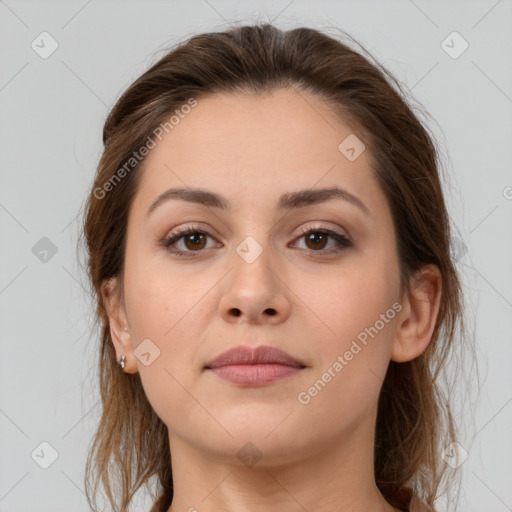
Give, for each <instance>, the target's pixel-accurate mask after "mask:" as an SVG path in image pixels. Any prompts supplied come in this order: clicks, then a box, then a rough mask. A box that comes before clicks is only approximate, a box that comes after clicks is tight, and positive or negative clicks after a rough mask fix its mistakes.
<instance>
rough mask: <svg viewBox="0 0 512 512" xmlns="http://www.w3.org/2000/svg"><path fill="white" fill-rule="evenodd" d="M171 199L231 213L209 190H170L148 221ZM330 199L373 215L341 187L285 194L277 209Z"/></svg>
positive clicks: (155, 204) (223, 200)
mask: <svg viewBox="0 0 512 512" xmlns="http://www.w3.org/2000/svg"><path fill="white" fill-rule="evenodd" d="M171 199H181V200H183V201H188V202H190V203H196V204H199V205H202V206H206V207H209V208H218V209H221V210H226V211H231V207H230V204H229V201H228V200H227V199H226V198H225V197H223V196H221V195H219V194H216V193H214V192H210V191H209V190H204V189H201V188H170V189H168V190H166V191H165V192H163V193H162V194H160V195H159V196H158V197H157V198H156V199H155V201H154V202H153V203H152V204H151V205H150V207H149V208H148V210H147V212H146V219H147V218H148V217H149V216H150V214H151V213H152V212H154V211H155V210H156V209H157V208H158V207H159V206H160V205H161V204H163V203H165V202H167V201H169V200H171ZM330 199H343V200H344V201H347V202H349V203H351V204H353V205H354V206H357V207H358V208H359V209H360V210H361V211H363V212H364V213H365V214H366V215H371V214H370V210H369V209H368V208H367V207H366V205H365V204H364V203H363V202H362V201H361V199H359V198H358V197H356V196H354V195H353V194H351V193H350V192H348V191H346V190H344V189H342V188H339V187H331V188H322V189H306V190H299V191H297V192H290V193H287V194H283V195H282V196H281V197H280V198H279V201H278V204H277V207H278V209H279V210H292V209H294V208H303V207H305V206H310V205H313V204H318V203H323V202H325V201H328V200H330Z"/></svg>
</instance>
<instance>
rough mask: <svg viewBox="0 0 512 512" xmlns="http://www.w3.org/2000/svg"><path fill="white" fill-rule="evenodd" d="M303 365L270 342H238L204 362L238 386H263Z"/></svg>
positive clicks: (294, 372) (214, 371)
mask: <svg viewBox="0 0 512 512" xmlns="http://www.w3.org/2000/svg"><path fill="white" fill-rule="evenodd" d="M304 368H306V365H305V364H304V363H303V362H302V361H300V360H298V359H296V358H294V357H292V356H291V355H290V354H288V353H287V352H284V351H283V350H280V349H277V348H275V347H270V346H265V345H262V346H259V347H257V348H256V349H253V348H251V347H248V346H245V345H240V346H238V347H234V348H232V349H229V350H227V351H225V352H223V353H222V354H220V355H219V356H218V357H216V358H215V359H213V360H212V361H210V362H209V363H207V364H206V365H205V367H204V369H205V370H208V371H211V372H212V373H214V374H215V375H217V376H218V377H220V378H221V379H223V380H227V381H230V382H232V383H235V384H239V385H241V386H262V385H265V384H269V383H271V382H274V381H277V380H280V379H284V378H286V377H290V376H292V375H297V374H298V373H299V372H300V371H301V370H303V369H304Z"/></svg>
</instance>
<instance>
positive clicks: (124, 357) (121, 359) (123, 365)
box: [118, 354, 126, 372]
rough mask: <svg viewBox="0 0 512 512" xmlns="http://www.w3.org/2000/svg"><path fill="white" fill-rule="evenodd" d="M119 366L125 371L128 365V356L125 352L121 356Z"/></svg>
mask: <svg viewBox="0 0 512 512" xmlns="http://www.w3.org/2000/svg"><path fill="white" fill-rule="evenodd" d="M118 364H119V368H121V370H123V372H124V367H125V366H126V356H125V355H124V354H123V355H122V356H121V357H120V358H119V363H118Z"/></svg>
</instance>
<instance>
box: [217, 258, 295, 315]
mask: <svg viewBox="0 0 512 512" xmlns="http://www.w3.org/2000/svg"><path fill="white" fill-rule="evenodd" d="M271 260H272V258H271V255H270V250H263V252H262V253H261V254H260V255H259V256H258V257H257V258H256V259H254V261H251V260H246V259H244V258H243V257H242V256H240V255H239V254H237V253H235V254H234V257H233V269H232V270H231V272H230V273H229V274H228V276H227V279H226V281H225V289H224V292H223V296H222V298H221V300H220V302H219V308H220V314H221V316H222V318H223V319H224V320H226V321H227V322H229V323H244V322H246V323H251V324H265V323H268V324H279V323H281V322H284V321H286V319H287V318H288V317H289V316H290V309H291V301H290V295H291V294H292V292H291V291H290V288H289V287H288V286H287V285H286V282H285V278H283V272H282V271H281V272H279V269H276V268H274V267H276V265H275V262H272V261H271ZM272 263H274V265H272ZM278 273H280V274H281V276H280V275H278Z"/></svg>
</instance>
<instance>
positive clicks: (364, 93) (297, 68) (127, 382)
mask: <svg viewBox="0 0 512 512" xmlns="http://www.w3.org/2000/svg"><path fill="white" fill-rule="evenodd" d="M348 37H349V38H350V36H348ZM350 40H351V41H352V42H353V41H354V40H353V39H352V38H350ZM357 44H358V43H357ZM361 49H362V50H363V51H365V50H364V48H362V47H361ZM282 87H287V88H294V89H295V90H296V91H297V92H299V93H301V92H303V91H305V92H310V93H313V94H315V95H317V96H318V97H320V98H322V99H323V100H324V101H325V102H326V104H327V105H330V106H331V107H332V108H333V110H334V111H335V112H336V113H337V114H339V115H340V116H341V118H342V119H343V121H344V122H347V123H348V124H349V125H350V126H351V127H352V129H353V131H354V133H356V134H357V136H358V137H359V138H360V139H361V140H362V141H364V143H365V145H366V147H367V148H368V149H369V152H370V155H371V157H372V159H373V166H374V168H373V171H374V173H375V177H376V179H377V180H378V183H379V184H380V186H381V188H382V190H383V192H384V193H385V195H386V197H387V200H388V202H389V205H390V208H391V212H392V216H393V221H394V226H395V230H396V233H397V244H398V247H397V249H398V256H399V264H400V280H401V285H402V290H410V288H409V286H410V278H411V277H413V276H414V273H415V272H416V271H418V270H419V269H420V268H421V267H422V266H423V265H425V264H428V263H433V264H435V265H437V266H438V267H439V269H440V272H441V275H442V297H441V304H440V310H439V314H438V317H437V322H436V326H435V330H434V333H433V336H432V341H431V343H430V344H429V345H428V348H427V349H426V350H425V352H424V353H423V354H422V355H421V356H419V357H417V358H415V359H414V360H412V361H410V362H405V363H395V362H393V361H391V362H390V365H389V367H388V371H387V374H386V376H385V380H384V383H383V385H382V391H381V394H380V397H379V406H378V416H377V426H376V432H375V459H374V463H375V481H376V484H377V486H378V488H379V489H380V491H381V493H382V494H383V496H384V497H385V498H386V499H387V501H388V502H389V503H390V504H392V505H393V506H395V507H399V508H407V507H409V506H410V504H411V498H413V499H418V498H419V499H421V500H422V501H424V503H426V504H427V505H428V506H429V507H432V510H433V506H434V500H436V499H437V497H438V496H439V495H440V494H441V490H442V489H443V484H444V485H446V486H448V481H446V480H449V481H451V480H450V479H447V477H448V476H450V477H451V478H453V477H454V475H455V472H453V471H452V470H451V468H447V467H446V464H443V461H442V458H441V451H442V450H443V448H445V447H446V446H448V445H449V444H450V443H451V442H453V441H456V432H457V430H456V425H455V422H454V420H453V415H452V412H451V411H452V409H451V408H450V403H449V401H448V398H447V394H446V392H443V390H442V389H441V386H440V380H439V379H438V377H439V375H440V374H442V372H443V370H444V369H445V367H446V365H447V361H448V357H449V356H450V355H451V354H452V353H453V350H454V348H455V344H456V342H457V344H459V345H460V343H462V342H461V341H459V340H462V339H465V337H464V332H465V328H464V322H463V312H464V307H463V296H462V286H461V281H460V279H459V276H458V271H457V269H456V267H455V265H454V261H453V259H452V254H451V252H450V249H451V243H450V239H451V232H450V222H449V218H448V214H447V209H446V206H445V201H444V197H443V191H442V186H441V181H440V170H441V165H440V163H439V160H440V158H439V149H438V146H437V145H436V143H435V137H433V135H432V133H431V132H430V130H429V129H428V128H427V127H426V124H425V125H424V124H423V123H422V122H421V121H420V120H419V118H418V116H417V113H415V112H414V111H413V107H412V106H411V105H410V104H408V102H407V94H406V93H405V92H404V91H403V89H402V87H401V85H400V84H399V82H398V81H397V80H396V79H395V78H394V77H393V75H392V74H391V73H390V72H389V71H387V70H386V69H385V68H384V67H382V66H381V65H380V64H378V63H377V62H376V61H373V62H372V58H371V56H368V57H366V56H364V55H363V54H362V53H361V52H359V51H357V50H356V49H353V48H351V44H350V42H347V43H345V42H342V41H341V40H338V39H337V38H335V37H331V36H329V35H327V34H325V33H322V32H321V31H318V30H315V29H311V28H297V29H294V30H288V31H282V30H279V29H278V28H276V27H274V26H272V25H270V24H261V25H255V26H238V27H237V26H235V27H231V28H230V29H229V30H226V31H224V32H215V33H205V34H200V35H197V36H195V37H192V38H190V39H189V40H187V41H185V42H183V43H181V44H178V45H177V46H176V47H174V48H172V49H171V50H170V51H167V53H166V54H165V55H164V56H163V57H162V58H161V59H160V60H158V62H156V63H155V64H154V65H152V67H151V68H150V69H149V70H148V71H146V72H145V73H144V74H143V75H142V76H140V78H138V79H137V80H136V81H135V82H134V83H133V84H132V85H131V86H130V87H129V88H128V89H127V90H126V91H125V92H124V93H123V94H122V96H121V97H120V98H119V100H118V101H117V102H116V104H115V105H114V107H113V108H112V110H111V111H110V113H109V115H108V118H107V120H106V122H105V126H104V129H103V142H104V151H103V154H102V156H101V159H100V162H99V165H98V169H97V173H96V176H95V180H94V183H93V185H92V188H91V191H90V195H89V196H88V198H87V201H86V204H85V215H84V225H83V234H84V235H85V238H86V249H87V257H88V260H87V273H88V278H89V279H90V283H91V285H92V292H93V296H94V297H95V299H94V300H95V303H96V304H95V306H96V316H95V321H96V324H95V325H96V326H99V330H100V347H99V390H100V394H101V400H102V406H103V407H102V415H101V419H100V422H99V425H98V428H97V432H96V434H95V436H94V439H93V442H92V446H91V447H90V452H89V457H88V460H87V467H86V493H87V498H88V500H89V504H90V505H91V507H92V508H93V510H97V505H96V496H97V492H98V488H99V486H100V484H101V485H102V486H103V488H104V490H105V492H106V496H107V498H108V500H109V502H110V505H111V507H112V510H114V511H124V510H126V509H127V508H128V506H129V504H130V503H131V502H132V499H133V497H134V495H135V493H136V492H137V491H138V490H139V489H140V488H141V487H142V486H143V485H147V486H148V489H149V488H150V486H149V484H150V482H151V481H153V483H156V488H157V490H156V493H157V496H156V497H155V498H156V503H155V504H154V505H153V508H152V509H151V511H152V512H161V511H162V512H163V511H166V510H167V509H168V507H169V506H170V503H171V501H172V497H173V485H172V474H171V453H170V450H169V439H168V434H167V427H166V425H165V424H164V423H163V422H162V421H161V420H160V418H159V417H158V416H157V415H156V413H155V412H154V410H153V409H152V407H151V406H150V404H149V402H148V400H147V398H146V396H145V394H144V391H143V387H142V383H141V380H140V377H139V374H138V373H137V374H123V373H122V372H121V371H120V370H119V368H118V366H117V364H116V363H117V362H116V358H115V351H114V348H113V343H112V340H111V337H110V331H109V321H108V316H107V312H106V309H105V304H104V303H103V301H102V294H101V287H102V285H103V284H104V283H105V282H106V281H107V280H108V279H110V278H112V277H114V276H122V274H123V263H124V253H125V241H126V229H127V218H128V210H129V207H130V204H131V202H132V199H133V198H134V195H135V193H136V190H137V184H138V182H139V179H140V172H139V168H140V161H138V160H137V161H132V160H133V158H132V157H133V154H134V153H135V152H137V151H139V150H140V148H141V147H143V146H145V145H147V143H148V140H149V138H151V137H153V138H154V134H155V130H156V129H157V128H158V127H159V126H160V125H161V124H162V123H165V122H166V120H167V119H168V118H169V116H170V115H172V114H173V113H174V112H175V111H176V110H177V109H180V107H182V106H183V105H185V104H187V102H189V101H190V100H191V98H195V100H196V101H197V100H200V98H201V97H204V96H205V95H210V94H215V93H217V92H224V93H225V92H228V93H229V92H232V93H236V92H252V93H255V94H258V93H268V92H271V91H273V90H275V89H277V88H282ZM141 161H142V160H141ZM126 162H131V164H130V166H129V167H126ZM121 168H124V170H125V172H124V173H120V172H119V170H120V169H121ZM107 183H110V185H109V186H106V184H107ZM121 282H122V280H121ZM458 335H459V336H458ZM447 469H448V470H449V472H450V474H448V472H447Z"/></svg>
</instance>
